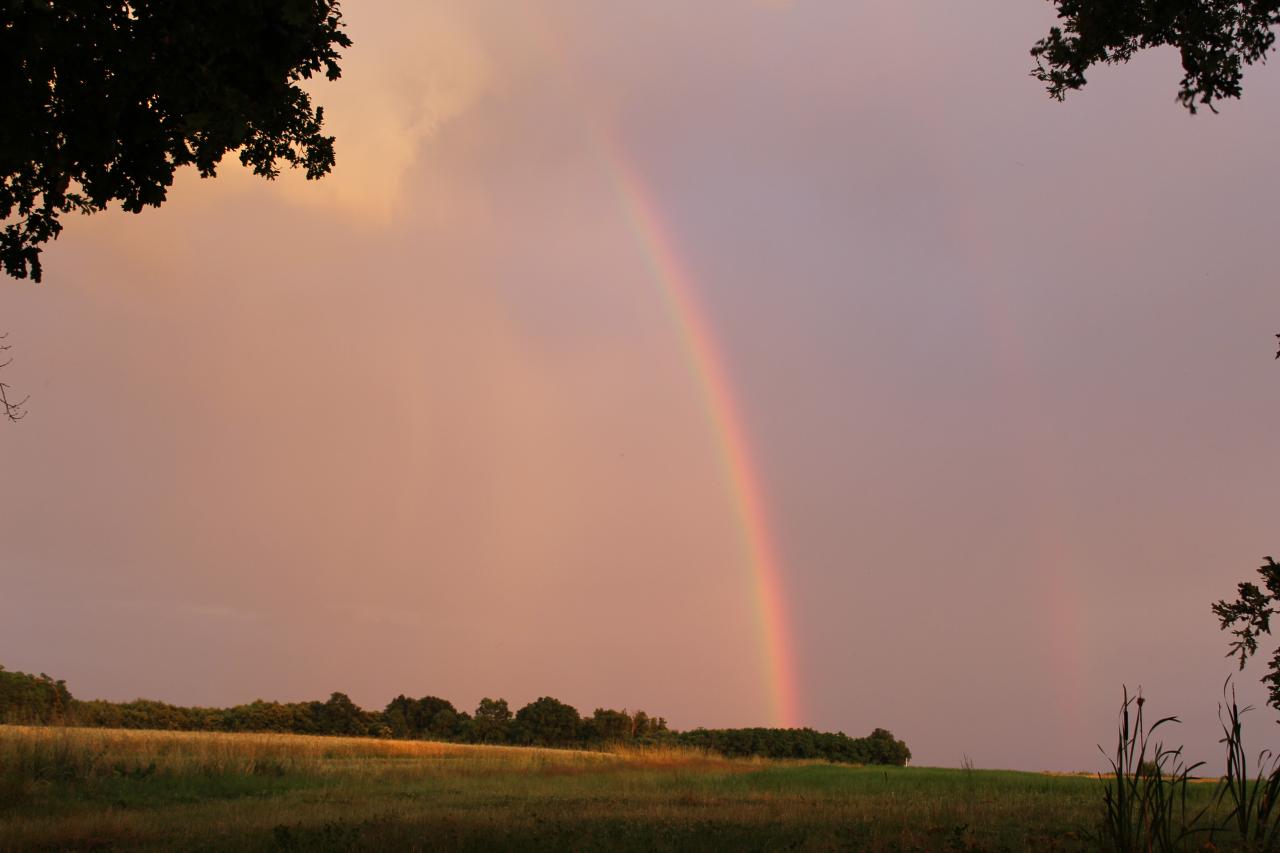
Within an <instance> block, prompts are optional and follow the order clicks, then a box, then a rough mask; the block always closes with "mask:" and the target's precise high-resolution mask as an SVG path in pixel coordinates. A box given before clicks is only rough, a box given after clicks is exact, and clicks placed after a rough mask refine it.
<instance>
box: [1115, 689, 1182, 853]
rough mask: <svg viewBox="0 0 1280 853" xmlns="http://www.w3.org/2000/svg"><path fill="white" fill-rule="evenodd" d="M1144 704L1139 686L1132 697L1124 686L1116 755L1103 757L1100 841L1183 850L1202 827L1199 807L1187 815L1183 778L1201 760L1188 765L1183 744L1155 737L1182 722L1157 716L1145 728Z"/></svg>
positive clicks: (1126, 852)
mask: <svg viewBox="0 0 1280 853" xmlns="http://www.w3.org/2000/svg"><path fill="white" fill-rule="evenodd" d="M1145 703H1146V700H1145V699H1143V697H1142V693H1141V691H1139V693H1138V695H1137V696H1130V695H1129V689H1128V688H1127V687H1126V688H1124V701H1123V703H1122V704H1121V706H1120V714H1119V722H1118V725H1117V729H1116V750H1115V755H1114V756H1107V761H1108V763H1110V765H1111V775H1110V776H1109V777H1106V778H1105V779H1104V782H1105V784H1106V788H1105V790H1104V791H1103V804H1104V806H1105V813H1104V817H1103V823H1102V831H1101V838H1100V839H1099V840H1100V841H1102V842H1103V843H1104V844H1106V845H1107V846H1109V847H1111V848H1112V849H1114V850H1116V851H1119V853H1130V852H1131V851H1143V853H1148V851H1156V853H1164V851H1174V850H1185V849H1188V847H1189V846H1190V844H1191V842H1192V838H1193V836H1194V835H1195V833H1197V832H1199V831H1200V830H1198V829H1197V828H1196V824H1197V823H1198V822H1199V820H1200V818H1201V817H1202V816H1203V814H1204V810H1203V809H1202V810H1201V811H1200V812H1199V813H1197V814H1194V815H1189V814H1188V810H1187V783H1188V780H1189V778H1190V776H1191V773H1192V772H1193V771H1194V770H1195V769H1196V768H1198V767H1200V765H1201V764H1202V763H1203V762H1197V763H1195V764H1192V765H1190V766H1188V765H1187V764H1186V762H1185V761H1183V758H1182V747H1178V748H1177V749H1166V748H1165V747H1164V745H1163V744H1162V743H1161V742H1160V741H1157V740H1154V735H1155V733H1156V732H1157V731H1158V730H1159V729H1160V727H1161V726H1163V725H1165V724H1166V723H1178V722H1181V721H1180V720H1179V719H1178V718H1177V717H1161V718H1160V719H1159V720H1156V721H1155V722H1154V723H1152V724H1151V726H1150V727H1148V726H1147V725H1146V723H1145V721H1144V719H1143V705H1144V704H1145ZM1098 749H1100V750H1101V749H1102V747H1101V745H1099V747H1098ZM1103 755H1106V751H1105V750H1103ZM1099 778H1103V777H1101V776H1100V777H1099Z"/></svg>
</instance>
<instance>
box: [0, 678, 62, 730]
mask: <svg viewBox="0 0 1280 853" xmlns="http://www.w3.org/2000/svg"><path fill="white" fill-rule="evenodd" d="M71 701H72V700H71V693H70V692H69V691H68V690H67V685H66V683H65V682H63V681H54V680H53V679H52V678H50V677H49V676H47V675H45V674H44V673H43V672H42V673H40V674H39V675H28V674H27V673H25V672H9V671H7V670H6V669H5V668H4V667H3V666H0V723H59V722H65V721H66V719H67V716H68V714H69V713H70V711H71Z"/></svg>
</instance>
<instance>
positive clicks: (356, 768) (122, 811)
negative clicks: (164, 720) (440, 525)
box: [0, 726, 1213, 851]
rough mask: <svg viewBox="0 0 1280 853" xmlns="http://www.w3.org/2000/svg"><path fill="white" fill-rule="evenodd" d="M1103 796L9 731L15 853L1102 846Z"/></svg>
mask: <svg viewBox="0 0 1280 853" xmlns="http://www.w3.org/2000/svg"><path fill="white" fill-rule="evenodd" d="M1193 788H1200V789H1202V790H1203V793H1195V792H1193V795H1194V796H1196V797H1203V798H1204V801H1205V802H1206V803H1207V802H1209V800H1210V799H1211V797H1212V795H1213V786H1212V785H1205V786H1193ZM1101 791H1102V787H1101V783H1100V782H1099V781H1098V780H1097V779H1095V778H1090V777H1080V776H1051V775H1046V774H1036V773H1017V772H1008V771H984V770H974V769H968V768H966V769H961V770H944V769H930V768H900V767H851V766H847V765H833V764H826V763H805V762H782V761H766V760H762V759H726V758H722V757H719V756H716V755H710V754H706V753H703V752H698V751H694V750H688V749H678V748H659V749H628V750H617V751H613V752H587V751H572V750H545V749H531V748H520V747H505V746H470V745H460V744H445V743H432V742H422V741H392V740H374V739H365V738H338V737H307V736H300V735H270V734H216V733H196V732H154V731H124V730H111V729H75V728H53V727H50V728H33V727H22V726H0V849H4V850H11V849H142V850H146V849H156V850H160V849H191V850H282V849H285V850H288V849H295V850H384V849H420V850H491V849H512V850H544V849H549V850H551V849H553V850H598V849H610V850H615V849H616V850H636V851H640V850H687V849H710V850H744V849H746V850H774V849H798V850H841V849H852V850H1010V851H1015V850H1091V849H1097V843H1096V842H1090V841H1089V840H1088V838H1087V837H1086V835H1085V833H1086V832H1088V831H1090V830H1093V829H1096V827H1097V824H1098V821H1099V817H1100V814H1101V811H1100V807H1101Z"/></svg>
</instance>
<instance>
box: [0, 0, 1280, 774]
mask: <svg viewBox="0 0 1280 853" xmlns="http://www.w3.org/2000/svg"><path fill="white" fill-rule="evenodd" d="M344 14H345V17H346V18H347V19H348V21H349V34H350V35H351V37H352V38H353V39H354V41H355V45H354V46H353V47H352V48H351V49H350V50H349V51H348V54H347V57H346V59H345V61H344V62H343V67H344V76H343V78H342V80H341V81H339V82H338V83H336V84H318V85H316V86H315V87H314V91H315V93H316V98H317V100H318V102H319V103H321V104H323V105H324V106H325V108H326V116H327V120H328V126H329V129H330V132H332V133H334V134H335V135H336V136H337V140H338V141H337V152H338V165H337V168H336V170H335V172H334V174H332V175H331V176H329V177H327V178H325V179H324V180H323V181H320V182H318V183H316V182H311V183H308V182H305V181H303V180H301V179H300V178H296V177H291V176H285V177H283V178H282V179H281V180H279V181H276V182H273V183H269V182H266V181H263V180H261V179H259V178H255V177H253V176H251V175H248V174H246V173H244V172H243V170H241V169H240V168H239V166H238V165H237V164H236V163H234V162H233V161H232V160H228V161H227V162H226V163H225V164H224V168H223V169H222V170H221V173H220V175H219V177H217V178H216V179H214V180H200V179H199V178H198V177H196V176H194V175H191V174H186V175H183V176H182V177H181V178H180V179H179V180H178V182H177V184H176V186H175V187H174V189H173V191H172V193H171V195H170V198H169V201H168V202H167V203H166V204H165V205H164V207H162V208H160V209H158V210H149V211H146V212H145V213H143V214H139V215H130V214H125V213H122V212H118V211H117V212H111V213H106V214H100V215H97V216H93V217H87V218H85V217H72V218H69V219H68V220H67V221H66V223H65V225H66V228H65V231H64V233H63V235H62V237H61V238H60V239H59V240H58V242H57V243H56V244H55V245H53V246H52V247H51V248H49V249H48V250H47V251H46V252H45V281H44V283H43V284H41V285H38V286H37V285H34V284H32V283H31V282H17V281H10V282H8V283H5V284H3V285H0V326H2V327H3V328H4V329H6V330H7V331H8V332H9V339H8V342H9V343H11V344H12V345H13V350H12V351H11V355H13V356H14V361H13V363H12V364H11V365H10V366H9V367H7V368H5V369H4V373H3V376H4V379H5V381H6V382H8V383H9V384H11V385H12V386H13V387H14V388H15V389H16V390H17V391H19V392H20V393H22V394H30V401H29V406H28V407H29V412H30V413H29V415H28V416H27V418H26V419H25V420H23V421H22V422H20V423H19V424H16V425H6V426H4V427H3V429H0V472H3V474H2V480H0V482H2V484H3V488H0V663H3V664H4V666H5V667H7V668H9V669H17V670H25V671H31V672H39V671H43V672H48V673H50V674H53V675H55V676H56V677H60V678H65V679H66V680H67V681H68V685H69V687H70V689H71V691H72V692H73V694H74V695H76V696H79V697H82V698H107V699H116V700H126V699H132V698H135V697H138V696H144V697H148V698H156V699H163V700H166V701H170V702H175V703H182V704H201V705H228V704H233V703H239V702H246V701H250V700H253V699H255V698H258V697H262V698H270V699H279V700H304V699H314V698H325V697H327V696H328V694H329V693H330V692H332V691H335V690H341V691H344V692H346V693H348V694H349V695H350V696H351V697H352V698H353V699H354V700H355V701H356V702H358V703H359V704H361V705H362V706H365V707H381V706H383V705H384V704H385V703H386V702H387V701H388V700H390V699H391V698H392V697H393V696H395V695H396V694H399V693H407V694H410V695H414V696H422V695H438V696H444V697H446V698H449V699H451V700H452V701H453V702H455V704H457V705H458V706H459V707H461V708H465V709H470V708H473V707H474V706H475V703H476V702H477V701H478V700H479V699H480V698H481V697H483V696H503V697H506V698H507V699H508V700H509V701H510V702H511V703H512V706H513V707H518V706H519V705H522V704H524V703H526V702H528V701H531V700H532V699H534V698H536V697H538V696H543V695H551V696H555V697H557V698H560V699H562V700H564V701H567V702H569V703H571V704H573V705H575V706H577V707H578V708H579V709H580V710H583V711H585V712H587V713H589V712H590V711H591V710H592V709H594V708H597V707H615V708H620V707H626V708H630V709H636V708H643V709H644V710H646V711H648V712H649V713H651V714H658V715H661V716H664V717H666V718H667V719H668V720H669V721H670V723H671V724H672V725H673V726H676V727H679V728H692V727H694V726H698V725H703V726H708V727H719V726H747V725H772V724H777V723H780V722H785V723H791V724H796V725H806V726H812V727H814V728H818V729H822V730H832V731H834V730H841V731H845V732H847V733H849V734H852V735H864V734H866V733H868V732H870V730H871V729H872V728H874V727H877V726H878V727H884V728H888V729H890V730H891V731H893V733H894V734H895V735H897V736H898V737H901V738H903V739H904V740H906V742H907V744H908V745H909V747H910V748H911V750H912V752H913V754H914V759H913V763H916V764H926V765H944V766H957V765H959V764H960V763H961V762H962V761H963V760H964V758H965V757H966V756H968V757H969V758H971V759H972V760H973V761H974V763H975V764H977V765H978V766H984V767H1009V768H1019V769H1029V770H1042V769H1052V770H1078V769H1092V768H1096V767H1098V766H1099V764H1100V762H1101V757H1100V755H1099V754H1098V750H1097V748H1096V745H1097V744H1099V743H1103V744H1109V743H1110V741H1111V738H1112V734H1113V730H1114V718H1115V712H1116V710H1117V707H1118V704H1119V700H1120V696H1121V689H1122V685H1128V686H1129V687H1130V688H1131V689H1133V688H1135V687H1137V686H1138V685H1141V686H1142V690H1143V693H1144V695H1145V696H1146V697H1147V698H1148V702H1149V704H1148V706H1147V708H1148V710H1149V711H1154V712H1156V713H1158V714H1160V715H1164V714H1178V715H1180V717H1181V718H1182V720H1183V724H1182V726H1181V729H1180V730H1178V732H1177V733H1176V736H1177V737H1178V738H1179V739H1180V740H1181V741H1182V742H1184V743H1185V744H1186V746H1187V751H1188V755H1189V756H1190V757H1191V758H1192V759H1193V760H1198V759H1201V758H1203V759H1207V760H1209V761H1210V762H1211V763H1212V762H1213V761H1215V760H1216V756H1217V753H1218V750H1219V747H1218V744H1217V738H1218V737H1219V731H1218V728H1217V722H1216V716H1215V715H1216V710H1217V702H1218V701H1219V699H1220V697H1221V688H1222V684H1223V680H1224V679H1225V678H1226V677H1227V676H1228V675H1230V674H1231V673H1232V671H1233V669H1234V667H1233V664H1232V662H1231V661H1229V660H1227V659H1226V658H1225V657H1224V654H1225V652H1226V637H1225V635H1223V634H1221V633H1220V632H1219V630H1218V628H1217V625H1216V621H1215V619H1214V617H1213V616H1212V614H1211V613H1210V610H1209V605H1210V604H1211V602H1213V601H1215V600H1217V599H1219V598H1224V597H1230V596H1231V595H1232V594H1233V592H1234V589H1235V585H1236V584H1237V583H1238V582H1239V581H1242V580H1247V579H1251V578H1252V577H1253V572H1254V569H1255V568H1256V566H1257V565H1258V564H1260V563H1261V562H1262V558H1263V556H1264V555H1266V554H1268V553H1273V552H1274V551H1275V550H1280V548H1278V547H1277V540H1276V538H1275V513H1274V510H1275V504H1274V500H1275V496H1276V493H1275V486H1274V484H1275V483H1276V482H1277V480H1278V479H1280V478H1278V477H1277V475H1278V474H1280V470H1277V469H1278V468H1280V466H1278V465H1277V459H1278V457H1277V454H1276V453H1275V444H1274V442H1275V440H1276V439H1275V432H1274V429H1273V427H1272V424H1274V423H1275V420H1276V417H1277V415H1278V414H1280V401H1278V400H1277V395H1276V388H1277V382H1280V376H1278V375H1277V373H1276V371H1277V370H1280V367H1277V366H1276V365H1275V364H1274V363H1273V360H1272V355H1273V352H1274V349H1275V346H1274V343H1275V339H1274V337H1273V335H1274V333H1275V332H1277V331H1280V289H1277V288H1276V287H1275V285H1274V273H1273V266H1274V237H1273V231H1274V223H1275V217H1274V213H1273V206H1274V200H1275V198H1276V197H1277V191H1278V190H1280V173H1277V171H1276V170H1275V168H1274V150H1275V144H1274V143H1275V139H1276V138H1277V134H1280V77H1278V76H1277V74H1276V73H1275V72H1276V69H1274V68H1270V67H1265V66H1264V67H1260V68H1257V69H1253V70H1251V71H1250V72H1249V73H1248V75H1247V76H1246V79H1245V98H1244V100H1242V101H1240V102H1238V103H1231V104H1227V105H1225V106H1224V107H1223V108H1222V112H1221V114H1220V115H1211V114H1208V113H1204V114H1202V115H1197V116H1194V117H1193V116H1189V115H1188V114H1186V112H1185V111H1184V110H1183V109H1182V108H1181V107H1180V106H1179V105H1178V104H1177V103H1176V101H1175V94H1176V89H1177V83H1178V80H1179V78H1180V69H1179V67H1178V63H1177V56H1176V54H1174V53H1172V52H1168V51H1164V52H1162V51H1155V52H1150V53H1147V54H1143V55H1141V56H1139V57H1138V58H1137V59H1136V60H1135V61H1133V62H1132V63H1130V64H1129V65H1128V66H1123V67H1119V68H1108V69H1101V70H1097V71H1095V72H1093V73H1092V74H1091V75H1090V82H1089V84H1088V86H1087V87H1086V89H1085V90H1084V91H1083V92H1080V93H1075V94H1072V95H1071V96H1070V97H1069V98H1068V100H1067V101H1066V102H1065V103H1057V102H1054V101H1052V100H1050V99H1049V98H1048V97H1047V96H1046V95H1045V93H1044V91H1043V89H1042V87H1041V84H1039V83H1038V82H1037V81H1036V80H1034V79H1033V78H1031V77H1030V76H1029V74H1028V72H1029V71H1030V69H1031V67H1032V60H1031V58H1030V57H1029V55H1028V49H1029V48H1030V46H1031V45H1032V44H1033V43H1034V41H1035V40H1036V39H1037V38H1039V37H1040V36H1041V35H1043V34H1044V32H1045V31H1046V30H1047V28H1048V26H1049V25H1050V24H1051V23H1052V7H1051V6H1050V5H1049V4H1048V3H1042V2H1037V0H989V2H985V3H983V4H980V6H979V7H975V6H972V5H963V4H955V3H930V2H923V0H911V2H904V0H860V2H856V3H847V2H820V0H792V1H791V2H752V0H706V2H699V3H697V4H690V3H684V2H678V0H650V1H649V2H643V3H641V2H625V3H624V2H619V3H609V4H601V3H594V2H589V0H543V2H537V3H526V4H516V5H513V4H511V3H509V2H505V0H465V2H462V0H458V2H451V0H441V1H440V2H434V1H433V2H431V3H421V2H415V0H403V2H400V0H395V2H393V0H367V2H363V3H356V2H350V3H348V4H347V5H346V7H345V8H344ZM734 442H736V444H735V443H734ZM735 454H736V455H735ZM752 513H754V515H753V514H752ZM762 549H763V550H762ZM764 551H768V552H769V553H768V554H764V556H762V554H763V553H764ZM1266 648H1267V649H1268V650H1269V648H1270V647H1269V646H1267V647H1266ZM1262 666H1263V664H1262V663H1261V662H1257V663H1255V664H1252V665H1251V666H1250V667H1249V668H1248V669H1246V670H1245V672H1244V673H1242V674H1240V675H1239V676H1238V678H1237V683H1238V687H1239V690H1240V693H1241V697H1242V699H1243V700H1247V701H1252V702H1254V703H1256V704H1258V705H1259V706H1260V707H1261V706H1263V705H1264V704H1265V703H1264V700H1265V696H1264V694H1263V693H1262V691H1261V689H1260V687H1259V686H1258V683H1257V679H1258V676H1260V675H1261V674H1262ZM783 694H785V695H783ZM1251 716H1252V721H1251V722H1252V729H1251V730H1247V732H1248V734H1249V735H1250V736H1251V738H1250V739H1251V741H1252V743H1251V746H1250V748H1251V749H1253V748H1254V747H1255V746H1256V747H1259V748H1260V747H1262V746H1265V745H1267V741H1268V739H1269V738H1270V739H1272V740H1274V731H1275V729H1274V727H1273V726H1272V725H1271V721H1272V719H1274V717H1275V713H1274V712H1272V711H1270V710H1269V709H1265V708H1262V709H1261V710H1258V711H1255V712H1253V714H1252V715H1251Z"/></svg>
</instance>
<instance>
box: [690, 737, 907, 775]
mask: <svg viewBox="0 0 1280 853" xmlns="http://www.w3.org/2000/svg"><path fill="white" fill-rule="evenodd" d="M676 742H677V743H679V744H682V745H684V746H692V747H696V748H698V749H707V750H711V751H712V752H718V753H720V754H721V755H727V756H729V757H739V756H750V755H760V756H764V757H765V758H810V759H813V758H821V759H825V760H827V761H834V762H839V763H844V764H894V765H898V766H903V765H905V764H906V763H907V762H908V761H910V760H911V750H910V749H908V748H907V745H906V744H905V743H903V742H902V741H900V740H898V739H897V738H895V737H894V736H893V734H892V733H891V732H889V731H888V730H887V729H876V730H875V731H873V732H872V733H871V735H870V736H869V737H863V738H855V737H849V736H848V735H847V734H845V733H844V732H834V733H833V732H819V731H815V730H813V729H761V728H756V729H694V730H693V731H691V732H681V733H679V734H678V735H677V736H676Z"/></svg>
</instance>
